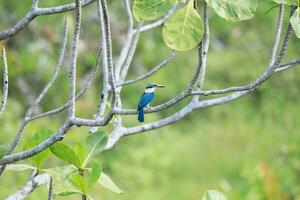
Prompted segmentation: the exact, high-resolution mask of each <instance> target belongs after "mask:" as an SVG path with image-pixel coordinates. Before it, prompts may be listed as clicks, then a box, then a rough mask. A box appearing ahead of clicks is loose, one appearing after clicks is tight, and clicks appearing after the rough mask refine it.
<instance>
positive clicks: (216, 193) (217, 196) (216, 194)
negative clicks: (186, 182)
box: [202, 190, 227, 200]
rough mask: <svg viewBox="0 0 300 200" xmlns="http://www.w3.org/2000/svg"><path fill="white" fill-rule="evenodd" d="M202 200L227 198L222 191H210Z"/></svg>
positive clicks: (222, 199)
mask: <svg viewBox="0 0 300 200" xmlns="http://www.w3.org/2000/svg"><path fill="white" fill-rule="evenodd" d="M202 200H227V197H226V196H225V195H224V193H222V192H220V191H217V190H208V191H207V192H206V193H205V194H204V195H203V197H202Z"/></svg>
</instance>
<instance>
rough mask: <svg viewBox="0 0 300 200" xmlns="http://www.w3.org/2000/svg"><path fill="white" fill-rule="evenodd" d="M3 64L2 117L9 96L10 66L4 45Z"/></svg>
mask: <svg viewBox="0 0 300 200" xmlns="http://www.w3.org/2000/svg"><path fill="white" fill-rule="evenodd" d="M1 59H2V64H3V73H2V74H3V91H2V92H3V94H2V100H1V104H0V118H1V117H2V114H3V112H4V110H5V106H6V101H7V96H8V67H7V59H6V53H5V48H4V46H3V47H2V55H1Z"/></svg>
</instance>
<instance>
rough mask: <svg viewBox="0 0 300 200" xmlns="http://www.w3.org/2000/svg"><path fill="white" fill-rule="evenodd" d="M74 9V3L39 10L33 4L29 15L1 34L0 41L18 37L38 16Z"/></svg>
mask: <svg viewBox="0 0 300 200" xmlns="http://www.w3.org/2000/svg"><path fill="white" fill-rule="evenodd" d="M94 1H96V0H85V1H83V2H82V6H87V5H89V4H91V3H93V2H94ZM74 9H75V4H74V3H70V4H64V5H60V6H56V7H49V8H38V7H35V4H33V6H32V8H31V9H30V10H29V11H28V12H27V14H26V15H25V16H24V17H23V18H22V19H21V20H20V21H18V22H17V23H16V24H15V25H14V26H13V27H11V28H8V29H6V30H4V31H2V32H0V41H1V40H4V39H7V38H9V37H12V36H14V35H16V34H17V33H18V32H20V31H21V30H23V29H24V28H25V27H26V26H27V25H28V24H29V23H30V22H31V21H32V20H33V19H34V18H36V17H37V16H41V15H51V14H57V13H63V12H67V11H70V10H74Z"/></svg>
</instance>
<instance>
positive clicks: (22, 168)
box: [6, 164, 35, 172]
mask: <svg viewBox="0 0 300 200" xmlns="http://www.w3.org/2000/svg"><path fill="white" fill-rule="evenodd" d="M6 169H7V170H11V171H16V172H22V171H26V170H33V169H35V167H33V166H31V165H26V164H9V165H7V166H6Z"/></svg>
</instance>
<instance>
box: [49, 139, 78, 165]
mask: <svg viewBox="0 0 300 200" xmlns="http://www.w3.org/2000/svg"><path fill="white" fill-rule="evenodd" d="M50 149H51V152H52V153H53V154H54V155H55V156H57V157H58V158H60V159H62V160H64V161H66V162H68V163H70V164H72V165H74V166H76V167H77V168H80V167H81V163H80V162H79V158H78V156H77V154H76V153H75V151H74V150H73V149H71V148H70V147H69V146H68V145H66V144H64V143H62V142H58V143H56V144H54V145H52V146H51V148H50Z"/></svg>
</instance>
